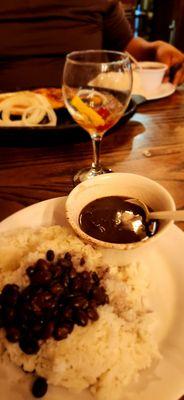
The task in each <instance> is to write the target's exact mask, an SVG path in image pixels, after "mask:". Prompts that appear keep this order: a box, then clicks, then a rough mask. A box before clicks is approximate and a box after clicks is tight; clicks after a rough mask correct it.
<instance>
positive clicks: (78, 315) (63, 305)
mask: <svg viewBox="0 0 184 400" xmlns="http://www.w3.org/2000/svg"><path fill="white" fill-rule="evenodd" d="M83 263H84V260H83V259H81V265H82V264H83ZM26 273H27V275H28V277H29V280H30V283H29V285H28V286H27V287H25V288H23V289H21V288H20V287H19V286H17V285H16V284H7V285H6V286H4V288H3V290H2V292H1V294H0V327H1V328H4V329H5V332H6V338H7V340H8V341H10V342H12V343H16V342H17V343H18V344H19V346H20V348H21V350H22V351H23V352H24V353H26V354H36V353H37V352H38V351H39V349H40V346H41V344H42V342H43V341H45V340H47V339H49V338H51V337H52V338H54V339H55V340H62V339H65V338H67V336H68V335H69V334H70V333H71V332H72V331H73V328H74V325H75V324H76V325H79V326H83V327H85V326H86V325H87V324H88V321H90V320H91V321H96V320H97V319H98V318H99V315H98V311H97V308H98V306H100V305H104V304H106V303H108V302H109V299H108V295H107V294H106V291H105V288H104V287H103V286H102V284H101V282H100V278H99V276H98V275H97V273H96V272H89V271H87V270H83V271H82V272H77V271H76V269H75V268H74V266H73V262H72V257H71V254H70V253H66V254H65V255H64V256H63V257H60V258H56V256H55V254H54V252H53V251H52V250H48V251H47V253H46V257H45V259H39V260H38V261H37V262H36V263H35V264H34V265H31V266H29V267H28V268H27V269H26Z"/></svg>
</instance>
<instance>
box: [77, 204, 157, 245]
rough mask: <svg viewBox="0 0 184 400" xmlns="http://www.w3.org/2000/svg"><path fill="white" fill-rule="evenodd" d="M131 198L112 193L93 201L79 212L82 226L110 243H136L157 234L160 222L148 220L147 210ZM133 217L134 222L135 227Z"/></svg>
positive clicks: (91, 233) (86, 231) (91, 234)
mask: <svg viewBox="0 0 184 400" xmlns="http://www.w3.org/2000/svg"><path fill="white" fill-rule="evenodd" d="M127 199H128V197H123V196H109V197H102V198H100V199H96V200H94V201H92V202H90V203H89V204H87V205H86V206H85V207H84V208H83V209H82V211H81V213H80V215H79V225H80V227H81V229H82V230H83V231H84V232H85V233H87V234H88V235H89V236H92V237H94V238H96V239H98V240H102V241H104V242H110V243H133V242H138V241H140V240H146V239H147V238H148V237H150V236H152V235H154V234H155V233H156V231H157V229H158V222H156V221H154V222H152V223H150V222H149V223H147V222H146V219H145V213H144V210H143V209H142V208H141V207H140V206H138V205H135V204H132V203H130V202H128V201H127ZM150 211H151V210H150ZM129 216H131V221H132V218H133V221H134V222H133V229H132V224H130V222H129ZM140 222H141V223H140Z"/></svg>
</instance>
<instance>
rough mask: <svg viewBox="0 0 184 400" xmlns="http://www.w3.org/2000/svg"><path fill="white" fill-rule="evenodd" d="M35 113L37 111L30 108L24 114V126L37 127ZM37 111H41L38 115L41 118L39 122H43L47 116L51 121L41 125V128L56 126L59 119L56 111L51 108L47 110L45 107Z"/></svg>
mask: <svg viewBox="0 0 184 400" xmlns="http://www.w3.org/2000/svg"><path fill="white" fill-rule="evenodd" d="M34 111H35V108H34V107H30V108H28V109H27V110H25V111H24V113H23V114H22V122H23V125H24V126H37V125H38V123H35V121H34V115H33V113H34ZM36 111H37V112H39V111H40V114H39V115H38V117H39V118H40V121H39V122H41V121H42V120H43V118H44V117H45V116H46V115H47V116H48V119H49V122H47V123H43V124H40V126H56V124H57V117H56V114H55V112H54V110H53V109H52V108H51V107H47V108H45V107H43V106H39V107H37V108H36ZM30 114H31V115H30ZM29 115H30V116H29Z"/></svg>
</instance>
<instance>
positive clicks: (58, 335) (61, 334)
mask: <svg viewBox="0 0 184 400" xmlns="http://www.w3.org/2000/svg"><path fill="white" fill-rule="evenodd" d="M71 326H72V325H71ZM71 326H70V325H69V324H63V326H57V327H56V328H55V330H54V333H53V336H54V339H55V340H63V339H66V338H67V336H68V334H69V333H71Z"/></svg>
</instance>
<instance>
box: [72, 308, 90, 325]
mask: <svg viewBox="0 0 184 400" xmlns="http://www.w3.org/2000/svg"><path fill="white" fill-rule="evenodd" d="M75 322H76V323H77V325H79V326H86V325H87V323H88V314H87V313H86V312H85V311H83V310H76V312H75Z"/></svg>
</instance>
